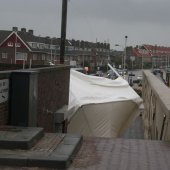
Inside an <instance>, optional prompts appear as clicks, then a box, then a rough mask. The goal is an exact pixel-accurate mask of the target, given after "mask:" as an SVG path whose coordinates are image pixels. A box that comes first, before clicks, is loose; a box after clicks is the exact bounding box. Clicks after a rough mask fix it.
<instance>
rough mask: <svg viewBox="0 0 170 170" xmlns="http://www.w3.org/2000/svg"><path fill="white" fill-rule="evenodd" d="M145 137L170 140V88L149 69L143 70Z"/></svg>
mask: <svg viewBox="0 0 170 170" xmlns="http://www.w3.org/2000/svg"><path fill="white" fill-rule="evenodd" d="M142 96H143V102H144V108H145V109H144V113H143V122H144V137H145V138H146V139H153V140H170V88H168V87H167V86H166V85H165V84H164V83H163V82H161V81H160V80H159V79H158V78H157V77H156V76H154V75H153V74H152V73H151V72H150V71H149V70H145V71H143V87H142Z"/></svg>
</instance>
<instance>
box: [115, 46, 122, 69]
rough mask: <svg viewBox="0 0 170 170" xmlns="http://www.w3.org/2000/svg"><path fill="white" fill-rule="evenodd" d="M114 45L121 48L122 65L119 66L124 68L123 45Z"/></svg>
mask: <svg viewBox="0 0 170 170" xmlns="http://www.w3.org/2000/svg"><path fill="white" fill-rule="evenodd" d="M115 46H116V47H121V48H122V52H123V53H122V66H121V68H124V47H123V45H119V44H115Z"/></svg>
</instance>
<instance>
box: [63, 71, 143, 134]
mask: <svg viewBox="0 0 170 170" xmlns="http://www.w3.org/2000/svg"><path fill="white" fill-rule="evenodd" d="M69 95H70V96H69V108H68V113H67V116H66V117H67V119H68V120H69V124H68V132H69V133H81V134H83V135H85V136H100V137H116V136H119V135H120V134H121V133H123V131H124V130H125V129H126V128H127V127H128V126H129V124H130V123H131V122H132V120H133V119H134V118H135V117H136V115H137V114H136V111H137V110H138V106H139V104H140V103H141V98H140V97H139V96H138V95H137V93H136V92H135V91H134V90H133V89H132V88H131V87H130V86H129V84H128V82H127V81H126V80H124V79H123V78H122V77H118V78H117V79H115V80H110V79H107V78H104V77H96V76H90V75H85V74H82V73H80V72H78V71H74V70H71V74H70V94H69Z"/></svg>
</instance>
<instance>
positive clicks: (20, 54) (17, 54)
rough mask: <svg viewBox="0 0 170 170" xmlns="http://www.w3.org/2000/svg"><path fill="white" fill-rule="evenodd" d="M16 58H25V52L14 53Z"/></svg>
mask: <svg viewBox="0 0 170 170" xmlns="http://www.w3.org/2000/svg"><path fill="white" fill-rule="evenodd" d="M16 60H27V53H19V52H17V53H16Z"/></svg>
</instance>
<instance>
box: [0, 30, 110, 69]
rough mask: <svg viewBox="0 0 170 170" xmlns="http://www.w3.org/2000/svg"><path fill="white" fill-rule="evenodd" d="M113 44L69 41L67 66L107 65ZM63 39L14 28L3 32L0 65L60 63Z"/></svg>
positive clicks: (0, 37) (0, 31)
mask: <svg viewBox="0 0 170 170" xmlns="http://www.w3.org/2000/svg"><path fill="white" fill-rule="evenodd" d="M109 52H110V44H108V43H100V42H96V43H93V42H88V41H80V40H74V39H72V40H66V53H65V63H66V64H70V63H74V65H75V66H86V65H88V66H89V67H95V66H102V65H104V64H106V63H107V61H108V56H109ZM59 58H60V38H50V37H41V36H36V35H34V31H33V30H28V31H27V30H26V28H21V30H18V28H17V27H13V28H12V30H11V31H7V30H0V63H8V64H23V63H24V64H28V65H29V64H31V65H48V64H50V63H55V64H57V63H59Z"/></svg>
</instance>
